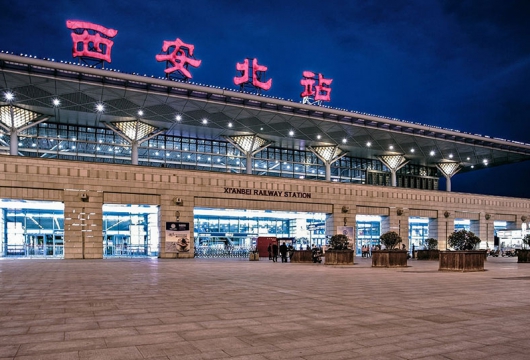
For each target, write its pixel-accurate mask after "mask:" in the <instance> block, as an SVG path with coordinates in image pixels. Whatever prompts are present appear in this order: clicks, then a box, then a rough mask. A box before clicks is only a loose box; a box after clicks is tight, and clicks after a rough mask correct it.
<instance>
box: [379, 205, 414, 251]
mask: <svg viewBox="0 0 530 360" xmlns="http://www.w3.org/2000/svg"><path fill="white" fill-rule="evenodd" d="M389 231H394V232H396V233H397V234H398V235H399V236H400V237H401V239H402V241H403V242H402V244H405V246H406V247H407V250H409V246H410V239H409V209H405V208H390V212H389V216H382V217H381V235H383V234H384V233H386V232H389ZM400 246H401V245H400Z"/></svg>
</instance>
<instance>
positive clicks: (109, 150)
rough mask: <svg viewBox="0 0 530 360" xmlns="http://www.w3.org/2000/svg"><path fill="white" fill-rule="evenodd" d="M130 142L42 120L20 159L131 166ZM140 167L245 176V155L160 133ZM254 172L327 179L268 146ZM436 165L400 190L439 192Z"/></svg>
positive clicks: (354, 166) (379, 171) (371, 172)
mask: <svg viewBox="0 0 530 360" xmlns="http://www.w3.org/2000/svg"><path fill="white" fill-rule="evenodd" d="M9 141H10V140H9V137H8V136H6V135H4V136H2V137H0V150H4V151H8V150H9ZM131 151H132V149H131V144H130V143H129V142H128V141H126V140H125V139H124V138H122V137H121V136H119V135H118V134H116V133H115V132H114V131H112V130H110V129H108V128H93V127H86V126H77V125H64V124H57V123H51V122H44V123H40V124H37V125H36V126H33V127H30V128H29V129H26V130H24V131H22V132H21V134H20V135H19V153H21V154H22V155H23V156H29V157H41V158H54V159H68V160H78V161H90V162H106V163H113V164H130V163H131ZM138 158H139V164H140V165H144V166H157V167H169V168H177V169H192V170H204V171H220V172H231V173H246V165H247V164H246V161H247V160H246V156H245V154H243V153H242V152H241V151H240V150H238V149H237V148H236V147H235V146H233V145H232V144H231V143H230V142H228V141H217V140H205V139H196V138H187V137H178V136H171V135H158V136H155V137H154V138H152V139H149V140H147V141H145V142H143V143H141V144H140V146H139V150H138ZM252 161H253V163H252V164H251V166H252V174H254V175H266V176H275V177H285V178H297V179H311V180H325V179H326V173H325V165H324V163H323V162H322V160H320V159H319V158H318V157H317V156H316V155H315V154H314V153H312V152H311V151H306V150H296V149H284V148H277V147H273V146H269V147H267V148H265V149H263V150H261V151H259V152H258V153H256V154H255V155H254V157H253V160H252ZM330 175H331V180H332V181H337V182H345V183H360V184H375V185H388V186H389V185H390V183H389V179H390V173H389V171H388V169H387V168H386V167H385V166H384V165H383V164H382V163H381V162H380V161H379V160H377V159H362V158H354V157H348V156H345V157H343V158H341V159H339V160H338V161H336V162H334V163H333V164H332V165H331V174H330ZM437 176H438V175H437V170H436V168H434V167H426V166H418V165H410V164H409V165H406V166H405V167H404V168H402V169H400V170H399V171H398V182H399V183H398V186H401V187H414V188H421V189H432V190H437V189H438V178H437Z"/></svg>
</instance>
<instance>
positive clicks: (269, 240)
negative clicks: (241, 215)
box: [256, 236, 278, 257]
mask: <svg viewBox="0 0 530 360" xmlns="http://www.w3.org/2000/svg"><path fill="white" fill-rule="evenodd" d="M269 244H271V246H272V244H278V240H277V239H276V237H274V236H260V237H258V241H257V242H256V247H257V249H258V252H259V256H260V257H268V256H269V251H268V250H267V247H268V246H269ZM271 251H272V250H271Z"/></svg>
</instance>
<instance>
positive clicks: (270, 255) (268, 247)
mask: <svg viewBox="0 0 530 360" xmlns="http://www.w3.org/2000/svg"><path fill="white" fill-rule="evenodd" d="M267 252H268V253H269V260H272V247H271V243H269V246H267Z"/></svg>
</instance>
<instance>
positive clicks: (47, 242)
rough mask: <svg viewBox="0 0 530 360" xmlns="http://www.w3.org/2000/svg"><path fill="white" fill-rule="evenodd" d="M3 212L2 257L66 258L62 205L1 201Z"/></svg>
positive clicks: (0, 223)
mask: <svg viewBox="0 0 530 360" xmlns="http://www.w3.org/2000/svg"><path fill="white" fill-rule="evenodd" d="M0 213H1V216H0V229H2V230H0V231H1V235H2V236H1V238H2V245H3V246H2V249H3V251H2V253H1V254H0V256H3V257H8V256H14V257H63V253H64V252H63V240H62V238H63V231H64V205H63V204H62V203H60V202H50V201H27V200H11V199H0Z"/></svg>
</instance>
